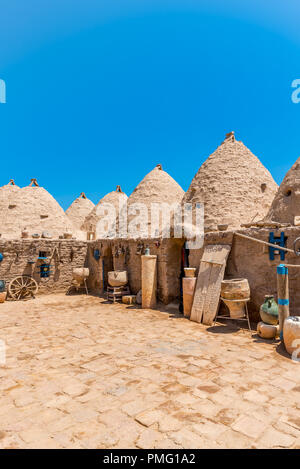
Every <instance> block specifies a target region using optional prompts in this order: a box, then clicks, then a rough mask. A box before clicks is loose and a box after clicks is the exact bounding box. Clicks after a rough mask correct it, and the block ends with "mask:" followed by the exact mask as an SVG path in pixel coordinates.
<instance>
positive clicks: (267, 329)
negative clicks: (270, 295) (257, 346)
mask: <svg viewBox="0 0 300 469" xmlns="http://www.w3.org/2000/svg"><path fill="white" fill-rule="evenodd" d="M257 333H258V335H259V336H260V337H262V338H263V339H275V337H277V336H278V335H279V326H278V325H277V326H275V325H272V324H266V323H264V322H263V321H260V322H259V323H258V324H257Z"/></svg>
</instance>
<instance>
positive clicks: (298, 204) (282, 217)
mask: <svg viewBox="0 0 300 469" xmlns="http://www.w3.org/2000/svg"><path fill="white" fill-rule="evenodd" d="M266 220H268V221H269V220H270V221H275V222H279V223H289V224H291V225H300V158H298V160H297V161H296V162H295V163H294V164H293V166H292V167H291V169H290V170H289V171H288V172H287V173H286V175H285V177H284V179H283V181H282V183H281V185H280V187H279V189H278V191H277V194H276V195H275V197H274V200H273V202H272V205H271V207H270V210H269V212H268V214H267V216H266Z"/></svg>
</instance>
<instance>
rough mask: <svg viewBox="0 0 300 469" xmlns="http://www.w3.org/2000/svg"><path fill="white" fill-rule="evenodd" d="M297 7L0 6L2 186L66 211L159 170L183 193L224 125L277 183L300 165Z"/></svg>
mask: <svg viewBox="0 0 300 469" xmlns="http://www.w3.org/2000/svg"><path fill="white" fill-rule="evenodd" d="M299 13H300V4H299V2H298V0H297V1H296V0H295V1H294V0H290V1H289V0H287V1H285V2H282V0H264V2H261V1H257V0H251V1H250V0H249V1H248V0H243V2H241V1H236V0H227V1H226V2H224V1H220V0H209V1H208V0H197V1H196V0H172V1H171V0H159V1H158V0H139V1H136V0H107V1H106V0H103V1H100V0H51V1H50V0H48V1H47V0H26V2H25V1H24V0H10V1H4V0H0V79H3V80H5V82H6V86H7V103H6V104H0V155H1V172H0V185H3V184H6V183H7V182H8V180H9V179H10V178H12V177H13V178H14V179H15V181H16V183H17V184H18V185H20V186H24V185H27V184H28V183H29V180H30V178H31V177H36V178H38V181H39V182H40V184H41V185H43V186H44V187H45V188H47V189H48V190H49V191H50V193H51V194H52V195H53V196H54V197H55V198H56V199H57V200H58V202H59V203H60V204H61V205H62V206H63V207H64V208H67V207H68V205H69V204H70V203H71V202H72V201H73V199H74V198H75V197H77V196H78V195H79V194H80V192H81V191H85V192H86V194H87V195H88V197H90V198H91V199H92V200H93V201H94V202H97V201H98V200H99V199H100V198H101V197H102V196H104V195H105V194H106V193H107V192H110V191H111V190H114V189H115V186H116V185H117V184H121V186H122V189H123V190H124V191H125V192H126V193H127V194H128V195H129V194H130V193H131V192H132V190H133V189H134V187H135V186H136V185H137V184H138V183H139V182H140V180H141V179H142V178H143V177H144V175H145V174H146V173H147V172H149V171H150V170H151V169H152V168H153V167H154V166H155V165H156V164H157V163H161V164H162V165H163V168H164V169H165V170H166V171H168V172H169V173H170V174H171V175H172V176H173V177H174V178H175V179H176V180H177V181H178V182H179V184H181V186H182V187H183V188H184V189H185V190H187V188H188V186H189V184H190V182H191V180H192V178H193V176H194V175H195V173H196V172H197V170H198V168H199V167H200V165H201V164H202V162H203V161H204V160H205V159H206V158H207V157H208V156H209V154H210V153H212V152H213V151H214V150H215V148H216V147H217V146H218V145H219V144H220V143H221V142H222V140H223V139H224V136H225V133H226V132H229V131H231V130H235V132H236V137H237V138H238V139H239V140H242V141H243V142H244V143H245V144H246V145H247V146H248V147H249V148H250V149H251V150H252V151H253V153H254V154H256V155H257V156H258V157H259V158H260V159H261V161H262V162H263V164H264V165H265V166H266V167H267V168H268V169H269V170H270V171H271V173H272V175H273V177H274V179H275V180H276V181H277V182H278V183H280V182H281V180H282V178H283V177H284V174H285V173H286V171H287V170H288V169H289V168H290V166H291V165H292V164H293V163H294V161H295V160H296V159H297V158H298V157H299V156H300V103H299V104H298V105H297V104H293V103H292V101H291V93H292V91H293V90H292V88H291V83H292V81H293V80H294V79H296V78H300V29H299V25H298V19H299Z"/></svg>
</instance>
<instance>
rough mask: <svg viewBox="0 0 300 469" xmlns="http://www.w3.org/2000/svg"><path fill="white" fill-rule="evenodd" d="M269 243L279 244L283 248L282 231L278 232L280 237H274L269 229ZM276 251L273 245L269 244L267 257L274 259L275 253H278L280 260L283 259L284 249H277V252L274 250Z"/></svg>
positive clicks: (283, 237)
mask: <svg viewBox="0 0 300 469" xmlns="http://www.w3.org/2000/svg"><path fill="white" fill-rule="evenodd" d="M269 243H272V244H277V245H278V246H281V247H282V248H284V247H285V236H284V231H282V232H281V233H280V238H278V237H275V236H274V233H273V231H271V232H270V233H269ZM276 251H278V250H277V249H276V248H273V247H271V246H269V259H270V261H274V259H275V255H278V254H280V260H281V261H284V259H285V251H281V250H279V252H276Z"/></svg>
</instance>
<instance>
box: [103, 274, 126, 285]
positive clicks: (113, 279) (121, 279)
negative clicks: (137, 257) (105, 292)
mask: <svg viewBox="0 0 300 469" xmlns="http://www.w3.org/2000/svg"><path fill="white" fill-rule="evenodd" d="M108 283H109V285H110V286H111V287H123V286H124V285H127V283H128V274H127V271H126V270H114V271H112V272H108Z"/></svg>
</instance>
